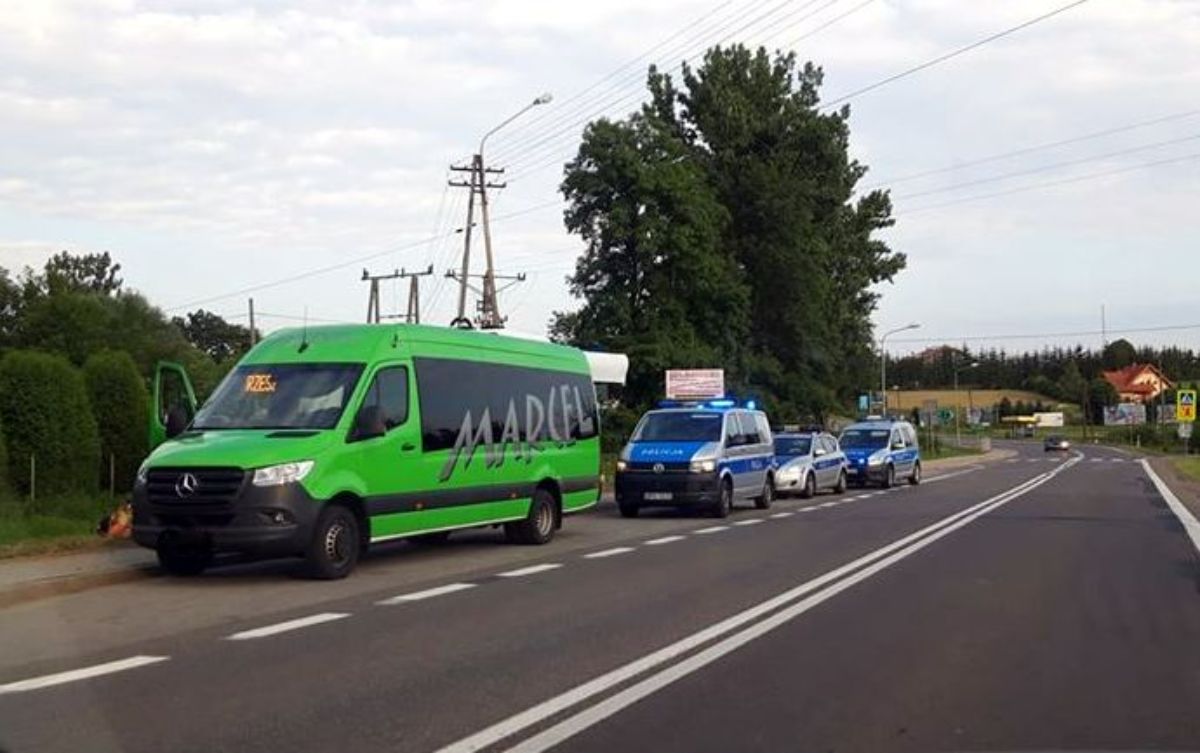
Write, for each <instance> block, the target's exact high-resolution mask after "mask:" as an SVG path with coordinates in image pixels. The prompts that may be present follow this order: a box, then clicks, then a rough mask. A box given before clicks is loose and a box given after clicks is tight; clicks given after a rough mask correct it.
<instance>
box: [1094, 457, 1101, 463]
mask: <svg viewBox="0 0 1200 753" xmlns="http://www.w3.org/2000/svg"><path fill="white" fill-rule="evenodd" d="M1092 462H1093V463H1103V462H1104V458H1092Z"/></svg>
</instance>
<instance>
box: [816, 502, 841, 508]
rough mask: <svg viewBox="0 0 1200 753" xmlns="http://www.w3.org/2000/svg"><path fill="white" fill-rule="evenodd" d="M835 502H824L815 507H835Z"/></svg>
mask: <svg viewBox="0 0 1200 753" xmlns="http://www.w3.org/2000/svg"><path fill="white" fill-rule="evenodd" d="M837 504H838V503H837V502H826V503H824V504H821V505H817V507H837Z"/></svg>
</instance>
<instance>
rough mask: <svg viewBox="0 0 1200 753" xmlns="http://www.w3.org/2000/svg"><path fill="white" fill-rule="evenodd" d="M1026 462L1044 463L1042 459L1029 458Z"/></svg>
mask: <svg viewBox="0 0 1200 753" xmlns="http://www.w3.org/2000/svg"><path fill="white" fill-rule="evenodd" d="M1025 462H1026V463H1040V462H1042V459H1041V458H1029V459H1028V460H1026V461H1025Z"/></svg>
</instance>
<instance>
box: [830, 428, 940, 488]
mask: <svg viewBox="0 0 1200 753" xmlns="http://www.w3.org/2000/svg"><path fill="white" fill-rule="evenodd" d="M838 441H839V442H840V443H841V445H842V451H843V452H845V453H846V459H847V461H848V465H847V470H848V471H849V475H850V481H851V482H852V483H856V484H866V483H876V484H879V485H880V486H882V487H883V488H885V489H886V488H888V487H890V486H893V485H895V483H896V480H897V479H908V482H909V483H910V484H914V485H915V484H919V483H921V447H920V444H919V443H918V441H917V431H916V429H914V428H913V426H912V424H910V423H908V422H907V421H889V420H885V419H881V420H875V421H864V422H862V423H857V424H851V425H850V426H849V427H847V428H846V430H845V431H843V432H842V435H841V437H839V438H838Z"/></svg>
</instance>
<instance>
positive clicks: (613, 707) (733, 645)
mask: <svg viewBox="0 0 1200 753" xmlns="http://www.w3.org/2000/svg"><path fill="white" fill-rule="evenodd" d="M1055 475H1056V473H1054V472H1052V473H1047V474H1042V475H1041V476H1039V477H1038V479H1039V480H1038V481H1037V482H1036V483H1033V484H1030V485H1025V486H1024V488H1023V489H1021V490H1020V491H1017V492H1009V493H1005V494H1002V495H999V499H995V501H992V502H990V503H988V504H984V505H983V506H982V507H981V509H977V510H976V511H975V512H973V513H972V514H970V515H968V516H966V517H964V518H961V519H960V520H958V521H956V522H954V523H952V524H950V525H947V526H944V527H943V528H941V529H940V530H938V531H936V532H934V533H933V534H931V535H929V536H927V537H925V538H923V539H920V540H918V541H916V542H915V543H913V544H911V545H909V546H907V547H905V548H903V549H901V550H899V551H897V552H895V553H894V554H891V555H890V556H887V557H885V558H883V559H881V560H878V561H877V562H875V563H873V564H871V565H869V566H868V567H866V568H864V569H863V570H860V571H859V572H857V573H854V574H853V575H850V576H849V577H846V578H844V579H842V580H840V581H838V582H836V583H834V584H833V585H831V586H829V587H828V588H825V589H823V590H820V591H818V592H817V593H814V594H812V595H810V596H808V597H806V598H804V599H802V600H800V601H798V602H796V603H795V604H792V605H791V606H789V607H787V608H785V609H781V610H780V611H779V612H777V613H775V614H773V615H771V616H770V617H767V618H766V619H763V620H761V621H760V622H757V623H754V624H752V625H750V626H749V627H747V628H745V629H744V630H741V631H739V632H737V633H734V634H733V635H730V636H728V637H726V638H724V639H723V640H721V641H719V642H717V643H715V644H713V645H712V646H709V647H708V648H706V649H704V650H703V651H701V652H699V653H697V654H695V655H693V656H690V657H688V658H687V659H684V660H683V661H681V662H679V663H678V664H674V665H671V666H669V667H667V668H666V669H663V670H661V671H659V672H657V673H656V674H653V675H651V676H649V677H647V678H646V679H644V680H641V681H640V682H638V683H636V684H635V685H631V686H629V687H628V688H625V689H624V690H622V691H620V692H618V693H616V694H614V695H612V696H609V697H608V698H606V699H604V700H603V701H601V702H600V703H597V704H596V705H594V706H592V707H590V708H587V709H584V710H583V711H581V712H579V713H577V714H575V715H574V716H570V717H567V718H566V719H564V720H563V721H561V722H559V723H557V724H555V725H554V726H552V727H549V728H548V729H545V730H543V731H542V732H540V733H538V734H536V735H534V736H533V737H531V738H529V739H527V740H525V741H523V742H521V743H520V744H518V745H514V746H513V747H511V748H509V749H508V753H541V752H542V751H545V750H548V749H550V748H553V747H554V746H556V745H558V744H560V743H562V742H563V741H565V740H567V739H569V738H571V737H574V736H575V735H577V734H579V733H580V732H582V731H584V730H586V729H588V728H589V727H592V726H594V725H596V724H598V723H599V722H601V721H603V720H605V719H607V718H608V717H610V716H612V715H613V714H616V713H617V712H619V711H621V710H622V709H624V708H626V707H628V706H631V705H633V704H635V703H637V702H638V701H640V700H641V699H643V698H645V697H647V696H649V695H652V694H653V693H656V692H658V691H659V690H661V689H663V688H665V687H666V686H668V685H670V684H671V683H673V682H675V681H676V680H679V679H681V678H683V677H686V676H687V675H690V674H692V673H694V672H696V671H698V670H700V669H702V668H703V667H705V666H707V665H708V664H711V663H712V662H714V661H716V660H717V659H720V658H721V657H723V656H725V655H726V654H729V653H732V652H733V651H736V650H737V649H739V648H741V647H742V646H744V645H746V644H747V643H750V642H751V641H753V640H755V639H757V638H760V637H761V636H763V635H765V634H766V633H768V632H770V631H772V630H774V629H776V628H777V627H779V626H781V625H784V624H786V623H788V622H790V621H792V620H794V619H795V618H796V617H798V616H800V615H802V614H804V613H805V612H807V611H809V610H810V609H813V608H814V607H816V606H818V605H820V604H821V603H823V602H825V601H828V600H829V599H831V598H833V597H834V596H837V595H838V594H839V593H841V592H842V591H845V590H846V589H848V588H850V587H852V586H854V585H856V584H858V583H860V582H862V581H864V580H866V579H867V578H870V577H871V576H873V575H875V574H876V573H879V572H880V571H882V570H885V569H887V568H889V567H891V566H892V565H894V564H895V563H897V562H899V561H901V560H904V559H907V558H908V557H911V556H912V555H914V554H916V553H917V552H919V551H921V550H922V549H924V548H926V547H928V546H930V545H931V544H933V543H934V542H936V541H938V540H939V539H941V538H943V537H945V536H948V535H950V534H951V533H953V532H955V531H957V530H958V529H960V528H962V527H964V526H967V525H969V524H971V523H972V522H974V521H975V520H976V519H978V518H980V517H982V516H984V515H986V514H988V513H989V512H992V511H993V510H995V509H997V508H999V507H1002V506H1003V505H1006V504H1008V503H1009V502H1011V501H1013V500H1014V499H1017V498H1019V497H1022V496H1024V495H1025V494H1027V493H1028V492H1030V491H1032V490H1033V489H1036V488H1037V487H1039V486H1041V485H1042V484H1044V483H1046V482H1048V481H1049V480H1050V479H1052V478H1053V477H1054V476H1055ZM976 507H980V506H976ZM973 509H974V508H973ZM443 750H444V749H443Z"/></svg>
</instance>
